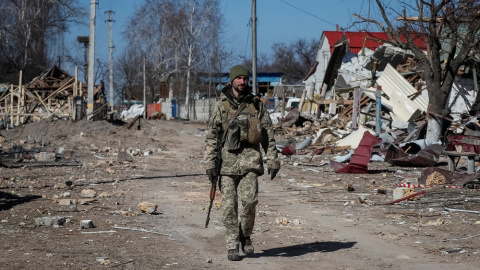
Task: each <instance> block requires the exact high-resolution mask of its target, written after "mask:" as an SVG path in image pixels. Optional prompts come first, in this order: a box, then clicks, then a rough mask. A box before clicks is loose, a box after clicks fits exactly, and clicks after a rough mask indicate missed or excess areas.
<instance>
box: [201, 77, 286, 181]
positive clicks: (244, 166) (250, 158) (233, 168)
mask: <svg viewBox="0 0 480 270" xmlns="http://www.w3.org/2000/svg"><path fill="white" fill-rule="evenodd" d="M231 89H232V86H231V85H228V86H226V87H225V88H224V89H223V90H222V94H221V95H220V99H219V100H217V102H216V103H215V105H214V109H213V112H212V114H211V116H210V120H209V122H208V131H207V135H206V138H205V149H204V163H205V167H206V169H207V170H208V169H213V168H215V157H216V155H217V153H216V149H217V144H218V143H220V140H221V139H222V136H223V133H224V130H225V128H228V127H226V126H227V124H228V122H229V120H230V118H231V117H232V116H233V115H234V114H235V112H236V110H237V108H238V107H239V106H240V104H241V102H242V101H243V102H245V103H246V104H247V106H246V107H245V108H244V109H243V110H242V112H240V114H239V115H238V116H237V119H238V120H241V119H245V118H248V117H252V108H255V109H254V110H253V113H254V115H255V117H257V118H258V119H259V120H260V125H261V130H262V142H261V143H260V144H257V145H252V144H250V143H248V141H242V142H241V143H240V148H239V149H238V150H235V151H229V150H227V149H226V147H225V146H224V147H222V150H221V151H222V167H221V171H220V174H222V175H243V174H246V173H248V172H255V173H257V174H258V175H262V174H263V173H264V168H263V159H262V152H261V150H260V146H262V148H263V149H264V152H265V155H266V157H267V168H269V169H280V162H279V160H278V155H277V149H276V146H275V138H274V131H273V126H272V121H271V119H270V115H269V113H268V111H267V110H266V109H265V106H264V104H263V103H262V102H261V101H260V99H258V98H255V97H254V96H253V95H252V94H248V95H246V96H245V97H243V99H241V100H240V101H239V100H237V99H235V98H234V97H233V95H232V90H231ZM226 102H228V104H227V103H226ZM226 105H227V106H226Z"/></svg>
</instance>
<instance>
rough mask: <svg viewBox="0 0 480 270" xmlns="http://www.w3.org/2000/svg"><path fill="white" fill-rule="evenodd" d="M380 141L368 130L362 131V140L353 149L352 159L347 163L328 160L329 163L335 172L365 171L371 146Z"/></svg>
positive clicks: (366, 170)
mask: <svg viewBox="0 0 480 270" xmlns="http://www.w3.org/2000/svg"><path fill="white" fill-rule="evenodd" d="M381 142H382V141H381V140H380V139H378V138H377V137H375V136H373V135H372V134H371V133H370V132H368V131H365V132H364V133H363V137H362V140H361V142H360V143H359V145H358V147H357V148H356V149H355V152H354V154H353V156H352V159H351V161H350V163H349V164H348V165H345V164H342V163H339V162H336V161H334V160H331V161H330V165H332V167H333V169H334V170H335V172H337V173H367V172H368V167H367V164H368V162H369V161H370V156H371V154H372V147H373V146H374V145H377V144H379V143H381Z"/></svg>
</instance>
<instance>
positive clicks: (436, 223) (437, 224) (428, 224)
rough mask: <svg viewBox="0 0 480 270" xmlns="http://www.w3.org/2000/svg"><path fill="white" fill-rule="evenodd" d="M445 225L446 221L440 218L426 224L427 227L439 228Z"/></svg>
mask: <svg viewBox="0 0 480 270" xmlns="http://www.w3.org/2000/svg"><path fill="white" fill-rule="evenodd" d="M443 224H445V220H443V219H441V218H439V219H437V220H431V221H429V222H427V223H426V224H425V226H439V225H443Z"/></svg>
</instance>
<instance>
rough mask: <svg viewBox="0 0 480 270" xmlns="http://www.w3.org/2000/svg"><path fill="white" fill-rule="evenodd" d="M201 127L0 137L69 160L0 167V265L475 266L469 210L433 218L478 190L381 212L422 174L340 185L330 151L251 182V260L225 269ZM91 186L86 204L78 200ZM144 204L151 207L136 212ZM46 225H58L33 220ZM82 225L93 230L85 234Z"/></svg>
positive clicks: (52, 126) (6, 160)
mask: <svg viewBox="0 0 480 270" xmlns="http://www.w3.org/2000/svg"><path fill="white" fill-rule="evenodd" d="M205 127H206V125H205V124H204V123H186V122H180V121H149V122H142V126H141V130H127V129H125V128H124V127H119V126H113V125H110V124H108V123H106V122H93V123H92V122H79V123H71V122H63V121H53V122H42V123H35V124H30V125H27V126H25V127H20V128H16V129H14V130H10V131H4V132H2V135H3V136H4V137H5V138H6V142H5V143H3V144H2V146H3V148H4V151H9V150H11V146H12V144H17V145H22V146H23V147H24V148H30V149H42V150H47V151H55V150H58V149H59V147H62V148H63V149H65V151H66V152H67V153H70V152H71V158H70V159H60V160H59V159H58V157H57V161H45V162H42V161H39V162H35V161H32V160H28V159H25V158H24V157H23V158H22V157H19V156H15V157H13V156H4V157H3V158H2V165H3V167H2V168H1V169H0V176H1V177H2V180H1V183H0V196H1V201H0V210H1V211H0V220H1V223H0V235H1V239H2V241H1V244H0V245H1V249H0V262H1V263H0V269H109V268H113V269H204V268H208V269H275V270H278V269H478V263H479V262H480V260H479V259H478V256H479V254H478V252H479V251H480V241H478V239H479V234H478V229H479V228H480V222H479V220H480V218H479V216H478V214H472V213H466V212H449V211H445V210H444V208H443V204H444V202H445V201H448V200H451V201H455V202H457V201H459V199H458V198H461V200H460V201H465V200H468V199H470V200H474V199H478V195H477V192H468V191H464V190H446V189H440V188H438V189H431V190H428V191H427V193H426V194H425V195H424V196H422V197H421V198H420V200H417V201H409V202H403V203H400V204H395V205H389V206H385V205H383V204H384V203H386V202H389V201H391V200H393V197H392V189H393V185H394V184H395V183H398V182H399V180H400V179H409V178H417V177H418V176H419V172H420V171H421V169H420V168H419V169H416V168H392V167H390V166H389V165H388V164H385V163H373V164H369V169H372V170H376V171H377V173H371V174H364V175H361V174H359V175H341V174H336V173H335V172H334V171H333V170H332V168H331V167H330V166H329V165H324V164H325V162H326V161H328V160H329V158H331V156H332V155H331V154H322V155H321V156H316V157H315V158H314V159H311V158H308V156H294V157H290V158H286V157H282V169H281V171H280V173H279V177H278V179H275V180H273V181H271V180H269V179H268V178H267V177H266V176H262V177H261V178H260V202H259V206H258V208H257V210H258V213H257V219H256V226H255V231H254V234H253V236H252V239H253V241H254V245H255V255H254V256H253V257H244V258H242V260H241V261H239V262H230V261H228V260H227V254H226V249H225V240H224V235H223V234H224V232H223V228H222V223H221V216H222V212H221V205H220V197H221V195H220V194H217V199H216V202H215V206H214V208H213V209H212V214H211V220H210V225H209V227H208V228H205V218H206V210H207V207H208V191H209V188H210V186H209V182H208V180H207V176H206V175H205V171H204V168H203V165H202V158H203V142H204V139H205ZM278 139H279V140H281V139H283V138H282V137H281V135H279V137H278ZM69 151H70V152H69ZM122 151H126V152H137V153H138V155H135V156H133V157H131V155H128V156H127V157H125V156H124V155H122V154H121V152H122ZM69 155H70V154H69ZM348 183H350V184H352V185H353V186H354V187H355V191H353V192H348V191H347V190H346V189H345V185H346V184H348ZM380 186H385V187H387V194H379V193H378V192H377V191H376V190H377V188H378V187H380ZM87 189H88V190H94V191H95V193H96V194H95V196H94V197H93V198H89V199H86V198H82V191H83V190H87ZM83 194H85V191H84V193H83ZM81 199H82V200H81ZM65 200H70V203H67V204H66V203H65ZM360 201H362V202H363V203H361V202H360ZM140 202H150V203H153V204H156V205H158V208H157V211H156V212H155V213H154V214H148V213H141V211H140V210H139V209H138V204H139V203H140ZM62 204H66V205H62ZM56 216H59V217H65V219H66V222H65V223H64V224H62V225H61V226H38V224H37V223H38V219H39V218H42V217H56ZM82 220H92V221H93V223H94V225H95V227H94V228H90V229H81V228H80V222H81V221H82Z"/></svg>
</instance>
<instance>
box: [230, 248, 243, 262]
mask: <svg viewBox="0 0 480 270" xmlns="http://www.w3.org/2000/svg"><path fill="white" fill-rule="evenodd" d="M228 260H229V261H240V254H239V253H238V248H237V249H229V250H228Z"/></svg>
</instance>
